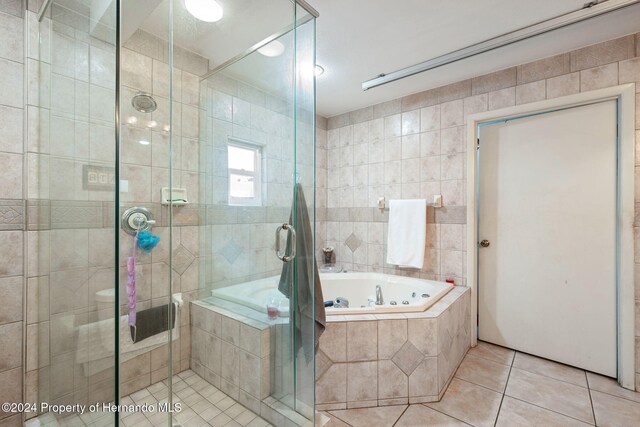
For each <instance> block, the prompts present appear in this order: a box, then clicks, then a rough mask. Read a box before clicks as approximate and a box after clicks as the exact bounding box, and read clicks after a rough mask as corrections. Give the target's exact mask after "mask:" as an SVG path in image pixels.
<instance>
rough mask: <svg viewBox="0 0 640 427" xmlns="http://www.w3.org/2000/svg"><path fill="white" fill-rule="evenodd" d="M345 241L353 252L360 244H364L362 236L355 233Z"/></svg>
mask: <svg viewBox="0 0 640 427" xmlns="http://www.w3.org/2000/svg"><path fill="white" fill-rule="evenodd" d="M344 243H345V244H346V245H347V246H348V247H349V249H351V252H355V251H356V250H357V249H358V248H359V247H360V245H362V240H360V238H358V236H356V235H355V234H353V233H351V235H350V236H349V237H347V240H346V241H345V242H344Z"/></svg>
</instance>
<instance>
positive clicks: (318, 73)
mask: <svg viewBox="0 0 640 427" xmlns="http://www.w3.org/2000/svg"><path fill="white" fill-rule="evenodd" d="M314 72H315V74H316V77H320V76H321V75H323V74H324V68H322V67H321V66H320V65H317V64H316V67H315V69H314Z"/></svg>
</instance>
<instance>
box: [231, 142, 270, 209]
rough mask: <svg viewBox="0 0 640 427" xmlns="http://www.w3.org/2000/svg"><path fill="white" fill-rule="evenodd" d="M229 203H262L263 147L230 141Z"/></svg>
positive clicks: (256, 204)
mask: <svg viewBox="0 0 640 427" xmlns="http://www.w3.org/2000/svg"><path fill="white" fill-rule="evenodd" d="M227 158H228V165H227V166H228V169H229V204H230V205H241V206H260V205H262V167H261V165H262V147H260V146H258V145H252V144H249V143H237V142H229V145H228V146H227Z"/></svg>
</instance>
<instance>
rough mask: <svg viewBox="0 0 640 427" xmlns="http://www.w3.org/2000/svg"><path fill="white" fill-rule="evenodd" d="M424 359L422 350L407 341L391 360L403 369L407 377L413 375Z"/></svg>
mask: <svg viewBox="0 0 640 427" xmlns="http://www.w3.org/2000/svg"><path fill="white" fill-rule="evenodd" d="M422 358H423V357H422V353H421V352H420V350H418V349H417V348H416V346H414V345H413V344H411V343H410V342H409V341H407V342H406V343H404V345H403V346H402V348H401V349H400V350H398V352H397V353H396V354H395V355H394V356H393V358H391V360H392V361H393V363H395V364H396V365H397V366H398V368H400V369H402V372H404V373H405V374H407V375H411V373H412V372H413V371H414V370H415V369H416V368H417V367H418V365H419V364H420V362H421V361H422Z"/></svg>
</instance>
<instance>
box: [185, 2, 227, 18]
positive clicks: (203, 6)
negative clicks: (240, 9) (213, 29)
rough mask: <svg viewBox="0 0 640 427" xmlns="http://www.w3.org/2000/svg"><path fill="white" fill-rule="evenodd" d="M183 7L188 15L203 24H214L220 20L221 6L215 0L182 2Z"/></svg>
mask: <svg viewBox="0 0 640 427" xmlns="http://www.w3.org/2000/svg"><path fill="white" fill-rule="evenodd" d="M184 7H185V8H186V9H187V11H188V12H189V13H190V14H192V15H193V16H195V17H196V18H197V19H199V20H201V21H204V22H216V21H219V20H220V19H222V15H223V11H222V6H220V5H219V4H218V3H217V2H216V1H215V0H184Z"/></svg>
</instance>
